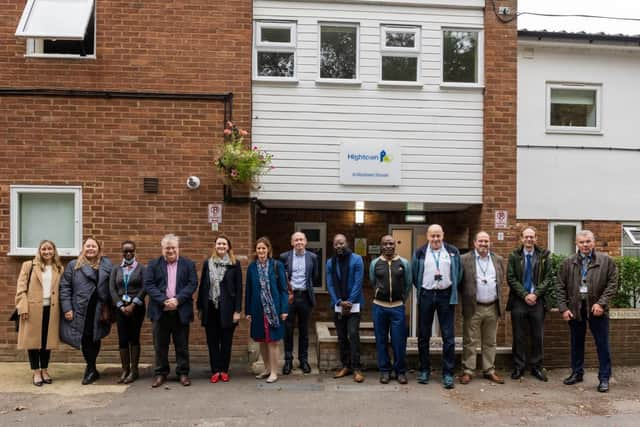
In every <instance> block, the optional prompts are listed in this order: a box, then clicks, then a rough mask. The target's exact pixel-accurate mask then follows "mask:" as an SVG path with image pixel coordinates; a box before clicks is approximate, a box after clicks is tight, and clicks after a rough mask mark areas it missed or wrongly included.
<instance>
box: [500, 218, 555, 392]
mask: <svg viewBox="0 0 640 427" xmlns="http://www.w3.org/2000/svg"><path fill="white" fill-rule="evenodd" d="M521 239H522V246H520V247H519V248H517V249H515V250H514V251H513V252H512V253H511V255H509V265H508V267H507V282H508V283H509V288H510V289H509V301H508V302H507V311H511V328H512V330H513V346H512V350H511V352H512V354H513V372H512V373H511V378H512V379H514V380H518V379H520V378H522V376H523V375H524V371H525V368H526V365H527V336H528V337H529V340H530V341H531V354H530V357H529V364H530V365H531V375H533V376H534V377H536V378H537V379H539V380H540V381H545V382H546V381H547V375H546V374H545V372H544V369H543V367H542V358H543V344H542V343H543V337H544V316H545V312H546V311H547V310H549V309H550V308H551V300H552V298H553V295H554V293H555V292H554V290H555V286H554V282H553V276H552V272H551V257H550V255H551V253H550V252H549V251H548V250H547V249H544V248H541V247H539V246H538V245H537V244H536V242H537V237H536V229H535V228H533V227H526V228H524V229H523V230H522V233H521Z"/></svg>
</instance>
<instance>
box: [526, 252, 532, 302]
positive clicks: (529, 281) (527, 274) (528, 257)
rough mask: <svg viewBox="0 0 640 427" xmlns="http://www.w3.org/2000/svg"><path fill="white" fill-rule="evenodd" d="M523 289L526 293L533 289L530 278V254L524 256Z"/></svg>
mask: <svg viewBox="0 0 640 427" xmlns="http://www.w3.org/2000/svg"><path fill="white" fill-rule="evenodd" d="M524 289H525V290H526V291H527V292H528V293H531V289H533V279H532V277H531V254H527V255H526V261H525V265H524Z"/></svg>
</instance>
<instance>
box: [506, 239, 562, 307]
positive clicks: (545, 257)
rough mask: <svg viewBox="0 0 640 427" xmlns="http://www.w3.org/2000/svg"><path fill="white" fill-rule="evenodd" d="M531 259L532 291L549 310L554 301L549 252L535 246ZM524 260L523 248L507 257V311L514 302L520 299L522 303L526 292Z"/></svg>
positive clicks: (553, 284)
mask: <svg viewBox="0 0 640 427" xmlns="http://www.w3.org/2000/svg"><path fill="white" fill-rule="evenodd" d="M533 252H534V256H533V259H532V265H531V270H532V272H531V273H532V276H533V277H532V279H533V286H534V291H533V293H534V294H536V296H537V298H538V299H540V300H541V301H542V304H543V305H544V308H545V310H549V309H550V308H551V307H552V306H553V303H554V299H555V283H554V279H553V272H552V269H551V252H549V250H548V249H542V248H539V247H538V246H535V247H534V249H533ZM524 260H525V257H524V255H523V247H522V246H520V247H519V248H517V249H515V250H514V251H513V252H512V253H511V254H510V255H509V261H508V263H509V265H508V266H507V282H508V284H509V301H508V302H507V311H510V310H511V308H512V307H513V304H514V301H516V300H517V299H520V300H522V301H524V299H525V297H526V296H527V291H526V290H525V289H524V269H525V265H524Z"/></svg>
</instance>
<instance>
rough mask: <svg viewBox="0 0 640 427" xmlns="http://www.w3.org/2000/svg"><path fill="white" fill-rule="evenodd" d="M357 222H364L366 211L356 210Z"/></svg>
mask: <svg viewBox="0 0 640 427" xmlns="http://www.w3.org/2000/svg"><path fill="white" fill-rule="evenodd" d="M356 224H358V225H362V224H364V211H360V210H358V211H356Z"/></svg>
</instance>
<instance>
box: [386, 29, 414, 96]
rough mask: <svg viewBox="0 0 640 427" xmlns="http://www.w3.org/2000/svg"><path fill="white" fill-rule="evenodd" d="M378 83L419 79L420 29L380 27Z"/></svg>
mask: <svg viewBox="0 0 640 427" xmlns="http://www.w3.org/2000/svg"><path fill="white" fill-rule="evenodd" d="M381 41H382V43H381V46H380V81H382V82H412V83H417V82H418V80H419V78H420V29H419V28H415V27H413V28H403V27H382V34H381Z"/></svg>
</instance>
